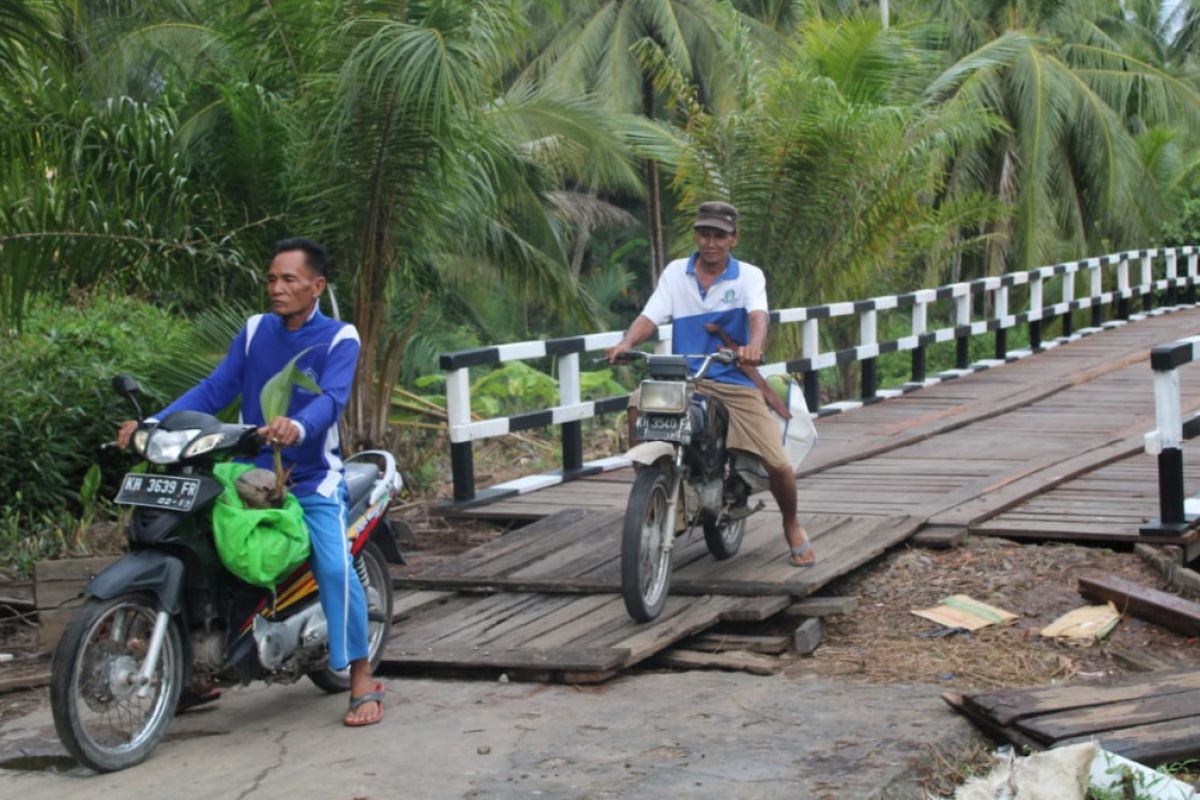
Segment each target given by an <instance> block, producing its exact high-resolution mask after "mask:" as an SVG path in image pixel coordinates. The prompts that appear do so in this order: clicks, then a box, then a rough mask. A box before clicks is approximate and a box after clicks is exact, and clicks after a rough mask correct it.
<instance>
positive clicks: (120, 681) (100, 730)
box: [50, 593, 184, 772]
mask: <svg viewBox="0 0 1200 800" xmlns="http://www.w3.org/2000/svg"><path fill="white" fill-rule="evenodd" d="M157 616H158V607H157V604H156V602H155V600H154V597H153V596H152V595H149V594H142V593H136V594H125V595H121V596H120V597H114V598H111V599H109V600H97V599H95V598H92V599H89V600H88V601H87V602H85V603H84V604H83V606H81V607H80V609H79V611H78V612H76V614H75V617H74V619H72V620H71V624H70V625H69V626H68V627H67V630H66V632H65V633H64V634H63V637H62V639H61V640H60V641H59V643H58V647H57V648H55V650H54V663H53V666H52V667H51V674H50V707H51V710H52V712H53V715H54V728H55V730H57V731H58V737H59V739H61V740H62V743H63V745H65V746H66V748H67V751H68V752H70V754H71V755H72V756H74V757H75V759H76V760H77V761H79V763H81V764H83V765H84V766H86V767H90V768H91V769H94V770H96V771H97V772H112V771H114V770H118V769H125V768H126V767H132V766H133V765H134V764H139V763H141V762H142V761H144V760H145V759H146V758H147V757H148V756H149V755H150V753H151V751H153V750H154V748H155V746H156V745H157V744H158V742H159V740H160V739H162V736H163V734H164V733H166V730H167V726H168V725H170V724H171V720H172V719H173V718H174V716H175V705H176V703H178V702H179V692H180V689H181V688H182V684H183V674H184V664H183V658H184V656H183V645H182V643H181V640H180V636H179V629H178V627H177V626H176V625H175V623H174V621H172V622H171V623H170V624H169V625H168V626H167V634H166V636H165V637H164V638H163V644H162V650H161V651H160V654H159V658H158V665H157V666H156V668H155V670H154V673H153V674H152V675H151V678H150V683H149V684H148V686H147V688H146V690H145V692H144V694H145V696H144V697H143V696H142V694H143V692H142V691H141V690H140V689H139V686H138V682H137V680H136V678H137V676H138V674H139V672H140V671H141V668H142V662H143V660H144V659H145V657H146V654H147V652H148V650H149V647H150V639H151V634H152V633H153V631H154V624H155V620H156V619H157Z"/></svg>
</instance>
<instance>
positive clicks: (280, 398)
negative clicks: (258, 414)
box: [258, 347, 321, 422]
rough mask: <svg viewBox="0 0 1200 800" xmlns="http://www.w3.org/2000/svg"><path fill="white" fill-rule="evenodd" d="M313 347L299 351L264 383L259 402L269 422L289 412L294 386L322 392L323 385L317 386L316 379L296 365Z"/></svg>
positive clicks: (318, 392)
mask: <svg viewBox="0 0 1200 800" xmlns="http://www.w3.org/2000/svg"><path fill="white" fill-rule="evenodd" d="M311 349H312V348H311V347H310V348H308V349H307V350H302V351H300V352H299V353H297V354H296V357H295V358H293V359H292V360H291V361H289V362H288V363H286V364H284V366H283V369H281V370H279V372H276V373H275V374H274V375H272V376H271V378H270V380H268V381H267V382H266V383H264V384H263V388H262V391H261V392H260V393H259V396H258V398H259V399H258V402H259V407H260V408H262V413H263V419H265V420H266V421H267V422H270V421H272V420H273V419H275V418H276V417H282V416H285V415H286V414H287V410H288V405H289V404H290V403H291V399H292V387H294V386H300V387H302V388H304V389H307V390H308V391H310V392H312V393H313V394H321V387H320V386H317V384H316V381H314V380H313V379H312V378H310V377H309V376H308V375H306V374H305V373H303V372H301V371H300V369H299V368H298V367H297V366H296V362H297V361H299V360H300V359H301V358H303V357H304V354H305V353H307V352H308V351H309V350H311Z"/></svg>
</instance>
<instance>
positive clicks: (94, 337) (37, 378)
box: [0, 295, 187, 520]
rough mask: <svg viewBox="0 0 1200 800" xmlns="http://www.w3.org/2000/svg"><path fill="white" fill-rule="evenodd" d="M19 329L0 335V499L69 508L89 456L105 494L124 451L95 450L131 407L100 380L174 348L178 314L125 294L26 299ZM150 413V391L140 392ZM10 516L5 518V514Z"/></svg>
mask: <svg viewBox="0 0 1200 800" xmlns="http://www.w3.org/2000/svg"><path fill="white" fill-rule="evenodd" d="M27 323H28V324H27V326H26V327H25V328H24V329H23V331H22V332H21V333H10V334H8V335H5V336H4V337H3V338H2V339H0V363H3V364H4V367H5V368H4V370H3V372H2V373H0V420H2V421H3V422H2V424H0V498H3V499H0V505H2V506H3V507H12V506H16V507H17V508H16V510H17V511H19V512H20V517H21V518H23V519H25V520H35V519H41V518H42V517H43V515H46V514H49V515H51V516H54V517H57V516H58V515H59V512H61V511H62V510H63V509H70V510H71V512H72V513H74V514H79V513H80V512H81V511H82V509H81V507H80V505H79V491H80V489H81V487H82V486H83V484H84V478H85V475H87V472H88V468H89V467H90V466H91V465H92V464H99V465H100V466H101V468H102V472H103V474H104V476H105V481H104V483H103V485H102V487H101V488H100V490H99V491H100V493H101V494H102V495H104V496H107V495H108V494H110V493H111V491H112V489H113V486H114V484H113V482H114V481H115V479H116V476H117V475H118V474H119V473H120V472H123V471H124V469H125V468H126V467H127V466H128V461H127V458H126V457H124V456H119V455H118V454H117V453H116V451H115V450H112V449H104V448H103V444H104V443H105V442H109V441H112V439H113V438H114V435H115V432H116V429H117V426H118V425H119V423H120V422H121V420H124V419H128V418H130V417H131V416H133V413H132V411H131V409H130V407H129V406H128V404H127V403H126V402H125V401H124V400H122V399H121V398H119V397H117V396H116V395H115V394H114V393H113V391H112V388H111V386H110V379H111V378H112V376H113V375H115V374H117V373H119V372H127V373H130V374H133V375H135V376H138V375H140V374H143V373H147V372H148V368H149V365H150V363H152V361H154V360H155V359H158V358H161V357H162V354H163V353H164V352H170V351H172V350H173V349H177V348H179V347H181V346H182V344H181V343H182V342H183V340H184V338H185V334H186V330H187V326H186V325H180V324H179V317H178V316H172V315H170V314H168V313H167V312H165V311H162V310H159V309H155V308H153V307H151V306H149V305H147V304H145V303H142V302H140V301H137V300H133V299H130V298H125V297H116V296H111V295H93V296H90V297H87V298H81V299H79V300H77V301H76V302H74V303H71V304H57V303H51V302H49V301H45V302H42V303H40V304H38V305H35V306H34V308H33V309H32V311H31V314H30V315H29V317H28V319H27ZM146 402H147V403H148V404H149V406H150V408H147V411H150V410H151V409H152V408H153V407H154V405H155V403H156V402H157V399H156V398H154V397H152V396H151V397H148V398H147V400H146ZM11 518H13V517H11V516H10V519H11Z"/></svg>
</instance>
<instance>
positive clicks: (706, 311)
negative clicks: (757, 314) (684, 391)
mask: <svg viewBox="0 0 1200 800" xmlns="http://www.w3.org/2000/svg"><path fill="white" fill-rule="evenodd" d="M751 311H763V312H765V311H767V280H766V278H765V277H764V275H763V272H762V270H761V269H759V268H758V267H756V266H754V265H753V264H747V263H745V262H742V261H738V260H737V259H735V258H733V256H730V257H729V261H728V263H727V264H726V266H725V271H724V272H722V273H721V274H720V276H718V277H717V279H716V281H714V282H713V285H712V286H710V287H708V289H707V291H706V290H703V289H701V288H700V282H699V280H697V279H696V254H695V253H693V254H692V255H691V257H689V258H680V259H676V260H675V261H672V262H671V263H670V264H667V268H666V269H665V270H663V273H662V275H661V276H660V277H659V279H658V286H657V287H655V289H654V294H652V295H651V296H650V299H649V300H648V301H647V302H646V308H645V309H644V310H643V311H642V316H644V317H647V318H648V319H649V320H650V321H651V322H653V323H654V324H655V325H662V324H663V323H665V322H667V321H668V320H670V321H671V352H673V353H677V354H684V353H712V352H715V351H716V350H719V349H720V348H721V347H722V344H721V340H720V339H719V338H718V337H717V336H716V335H714V334H711V333H709V332H708V331H706V330H704V325H705V324H706V323H709V322H716V323H717V324H719V325H720V326H721V327H722V328H724V329H725V332H726V333H728V334H729V335H730V336H731V337H733V339H734V340H735V341H737V342H738V343H739V344H743V345H744V344H747V343H748V342H749V341H750V312H751ZM699 366H700V362H699V360H698V359H692V364H691V368H692V370H693V371H695V370H696V369H699ZM706 377H708V378H711V379H713V380H715V381H721V382H723V383H737V384H742V385H744V386H753V385H754V384H753V383H752V382H751V381H750V379H749V378H747V377H746V376H745V374H744V373H742V371H741V370H740V369H738V367H737V366H735V365H732V364H713V365H712V366H711V367H710V368H709V371H708V375H707V376H706Z"/></svg>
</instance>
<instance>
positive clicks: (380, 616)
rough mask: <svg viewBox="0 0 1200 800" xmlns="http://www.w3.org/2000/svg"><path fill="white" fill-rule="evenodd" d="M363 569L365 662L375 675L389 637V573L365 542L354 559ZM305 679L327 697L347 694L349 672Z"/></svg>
mask: <svg viewBox="0 0 1200 800" xmlns="http://www.w3.org/2000/svg"><path fill="white" fill-rule="evenodd" d="M360 558H361V559H362V560H363V565H364V566H365V567H366V573H367V583H366V585H364V586H363V591H364V592H365V593H366V595H367V659H368V660H369V661H370V662H371V670H372V671H374V670H375V669H376V668H377V667H378V666H379V662H380V661H382V660H383V649H384V647H385V646H386V645H387V641H388V639H390V638H391V635H392V573H391V572H390V571H389V570H388V565H387V560H386V559H385V558H384V557H383V553H381V552H379V548H377V547H376V546H375V545H374V544H372V543H370V542H367V544H366V545H365V546H364V547H363V549H362V550H360V551H359V553H358V555H357V556H355V560H357V559H360ZM308 679H309V680H310V681H312V682H313V683H315V684H316V685H317V686H318V687H319V688H320V689H322V690H323V691H326V692H329V693H330V694H337V693H339V692H348V691H350V669H349V668H346V669H343V670H336V669H331V668H329V667H325V668H324V669H318V670H314V671H312V672H310V673H308Z"/></svg>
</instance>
